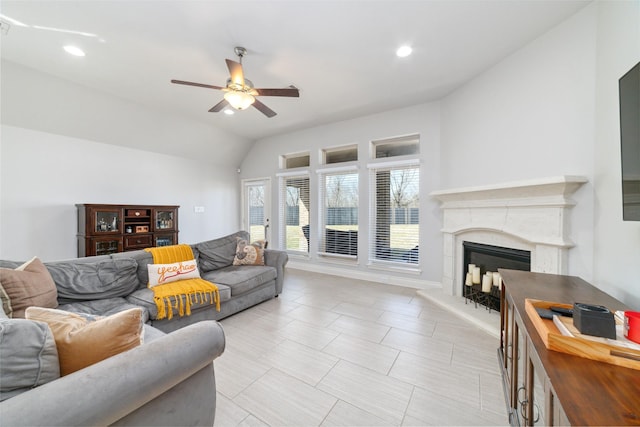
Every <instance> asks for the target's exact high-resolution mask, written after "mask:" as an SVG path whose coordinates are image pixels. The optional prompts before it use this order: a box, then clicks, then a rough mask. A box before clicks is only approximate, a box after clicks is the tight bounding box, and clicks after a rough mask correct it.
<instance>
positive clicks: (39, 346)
mask: <svg viewBox="0 0 640 427" xmlns="http://www.w3.org/2000/svg"><path fill="white" fill-rule="evenodd" d="M59 377H60V365H59V364H58V350H57V349H56V342H55V340H54V338H53V334H52V332H51V330H50V329H49V326H47V324H46V323H43V322H36V321H31V320H26V319H0V401H1V400H5V399H8V398H10V397H13V396H15V395H17V394H20V393H22V392H24V391H27V390H29V389H30V388H33V387H36V386H39V385H42V384H46V383H48V382H49V381H53V380H55V379H57V378H59Z"/></svg>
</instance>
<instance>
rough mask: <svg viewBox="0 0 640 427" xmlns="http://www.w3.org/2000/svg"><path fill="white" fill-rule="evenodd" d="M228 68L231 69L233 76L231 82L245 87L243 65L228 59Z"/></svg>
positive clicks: (230, 72)
mask: <svg viewBox="0 0 640 427" xmlns="http://www.w3.org/2000/svg"><path fill="white" fill-rule="evenodd" d="M226 61H227V67H228V68H229V74H231V81H232V82H233V83H235V84H237V85H240V86H244V72H243V71H242V64H241V63H239V62H236V61H232V60H231V59H227V60H226Z"/></svg>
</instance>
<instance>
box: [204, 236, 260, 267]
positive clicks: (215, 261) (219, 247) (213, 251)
mask: <svg viewBox="0 0 640 427" xmlns="http://www.w3.org/2000/svg"><path fill="white" fill-rule="evenodd" d="M238 238H240V239H245V240H249V233H247V232H246V231H238V232H236V233H233V234H230V235H228V236H224V237H220V238H218V239H214V240H209V241H207V242H202V243H198V244H196V245H195V249H196V250H197V254H198V264H199V267H200V274H201V275H202V274H203V273H206V272H208V271H213V270H217V269H219V268H223V267H227V266H229V265H231V264H233V258H234V257H235V255H236V247H237V246H238Z"/></svg>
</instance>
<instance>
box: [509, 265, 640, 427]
mask: <svg viewBox="0 0 640 427" xmlns="http://www.w3.org/2000/svg"><path fill="white" fill-rule="evenodd" d="M500 273H501V275H502V279H503V282H504V286H503V287H502V292H501V316H500V317H501V319H500V328H501V338H500V348H499V349H498V358H499V362H500V366H501V368H502V378H503V384H504V391H505V399H506V402H507V410H508V413H509V422H510V423H511V425H514V426H518V425H527V426H530V425H640V370H636V369H631V368H623V367H620V366H616V365H612V364H608V363H604V362H598V361H595V360H590V359H586V358H583V357H578V356H572V355H569V354H565V353H560V352H556V351H550V350H547V348H546V347H545V345H544V343H543V341H542V339H541V338H540V336H539V334H538V332H537V330H536V329H535V327H534V325H533V323H532V322H531V320H530V319H529V316H528V315H527V313H526V311H525V298H533V299H538V300H543V301H553V302H560V303H568V304H573V303H574V302H582V303H588V304H599V305H604V306H605V307H607V308H609V309H610V310H628V309H629V308H628V307H626V306H625V305H624V304H622V303H621V302H620V301H618V300H616V299H615V298H613V297H611V296H610V295H607V294H606V293H604V292H602V291H600V290H599V289H597V288H596V287H594V286H592V285H590V284H589V283H587V282H585V281H584V280H582V279H580V278H578V277H573V276H559V275H552V274H543V273H531V272H525V271H517V270H502V269H501V270H500Z"/></svg>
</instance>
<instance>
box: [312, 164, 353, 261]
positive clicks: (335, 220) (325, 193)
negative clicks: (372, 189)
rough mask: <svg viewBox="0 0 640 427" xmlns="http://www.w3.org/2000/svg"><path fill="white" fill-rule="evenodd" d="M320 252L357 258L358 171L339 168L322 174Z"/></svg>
mask: <svg viewBox="0 0 640 427" xmlns="http://www.w3.org/2000/svg"><path fill="white" fill-rule="evenodd" d="M319 182H320V206H321V212H320V221H321V224H322V225H321V228H320V233H321V234H320V246H321V247H320V252H321V253H324V254H327V255H328V254H331V255H337V256H347V257H356V256H357V255H358V171H357V170H356V169H355V167H353V168H340V170H337V169H332V170H327V171H321V172H320V180H319Z"/></svg>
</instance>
